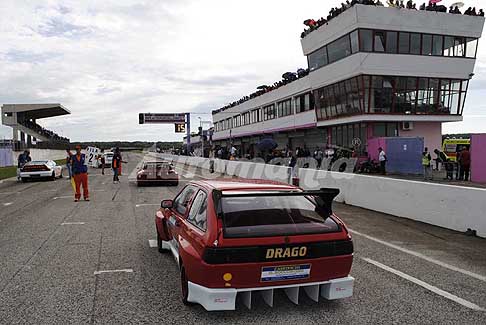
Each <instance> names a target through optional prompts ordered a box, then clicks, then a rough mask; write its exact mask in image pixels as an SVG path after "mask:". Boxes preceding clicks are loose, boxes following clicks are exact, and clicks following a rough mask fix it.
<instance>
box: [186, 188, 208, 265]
mask: <svg viewBox="0 0 486 325" xmlns="http://www.w3.org/2000/svg"><path fill="white" fill-rule="evenodd" d="M207 207H208V195H207V193H206V192H205V191H203V190H199V192H197V194H196V196H195V197H194V200H193V201H192V204H191V208H190V210H189V213H188V215H187V219H186V220H185V223H184V227H182V229H181V231H183V232H184V233H185V234H184V236H183V237H184V238H185V239H186V240H187V241H188V242H189V244H190V245H191V246H192V247H193V248H194V249H195V250H196V251H197V252H198V253H199V255H200V256H202V255H203V253H204V247H205V246H206V245H205V237H206V229H207Z"/></svg>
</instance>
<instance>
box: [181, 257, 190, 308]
mask: <svg viewBox="0 0 486 325" xmlns="http://www.w3.org/2000/svg"><path fill="white" fill-rule="evenodd" d="M181 294H182V303H183V304H184V305H187V306H190V305H192V303H190V302H189V301H187V298H188V297H189V280H188V279H187V275H186V269H185V268H184V265H182V264H181Z"/></svg>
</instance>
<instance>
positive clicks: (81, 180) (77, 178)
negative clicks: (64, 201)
mask: <svg viewBox="0 0 486 325" xmlns="http://www.w3.org/2000/svg"><path fill="white" fill-rule="evenodd" d="M71 166H72V169H73V177H74V183H75V185H76V193H75V194H74V202H79V199H80V198H81V186H83V197H84V200H85V201H89V190H88V165H87V164H86V156H85V154H84V153H81V146H76V154H75V155H72V156H71Z"/></svg>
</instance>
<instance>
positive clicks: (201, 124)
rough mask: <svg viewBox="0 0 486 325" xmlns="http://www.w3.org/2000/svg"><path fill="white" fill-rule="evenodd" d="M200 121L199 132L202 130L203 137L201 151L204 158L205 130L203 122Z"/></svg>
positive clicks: (201, 137)
mask: <svg viewBox="0 0 486 325" xmlns="http://www.w3.org/2000/svg"><path fill="white" fill-rule="evenodd" d="M198 119H199V130H201V135H200V136H199V138H200V140H201V151H202V157H203V158H204V130H203V121H202V119H201V118H200V117H198Z"/></svg>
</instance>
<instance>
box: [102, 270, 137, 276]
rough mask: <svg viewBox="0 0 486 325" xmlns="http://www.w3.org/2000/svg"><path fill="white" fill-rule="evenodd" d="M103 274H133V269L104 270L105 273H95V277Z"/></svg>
mask: <svg viewBox="0 0 486 325" xmlns="http://www.w3.org/2000/svg"><path fill="white" fill-rule="evenodd" d="M103 273H133V270H132V269H122V270H103V271H94V272H93V274H94V275H100V274H103Z"/></svg>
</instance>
